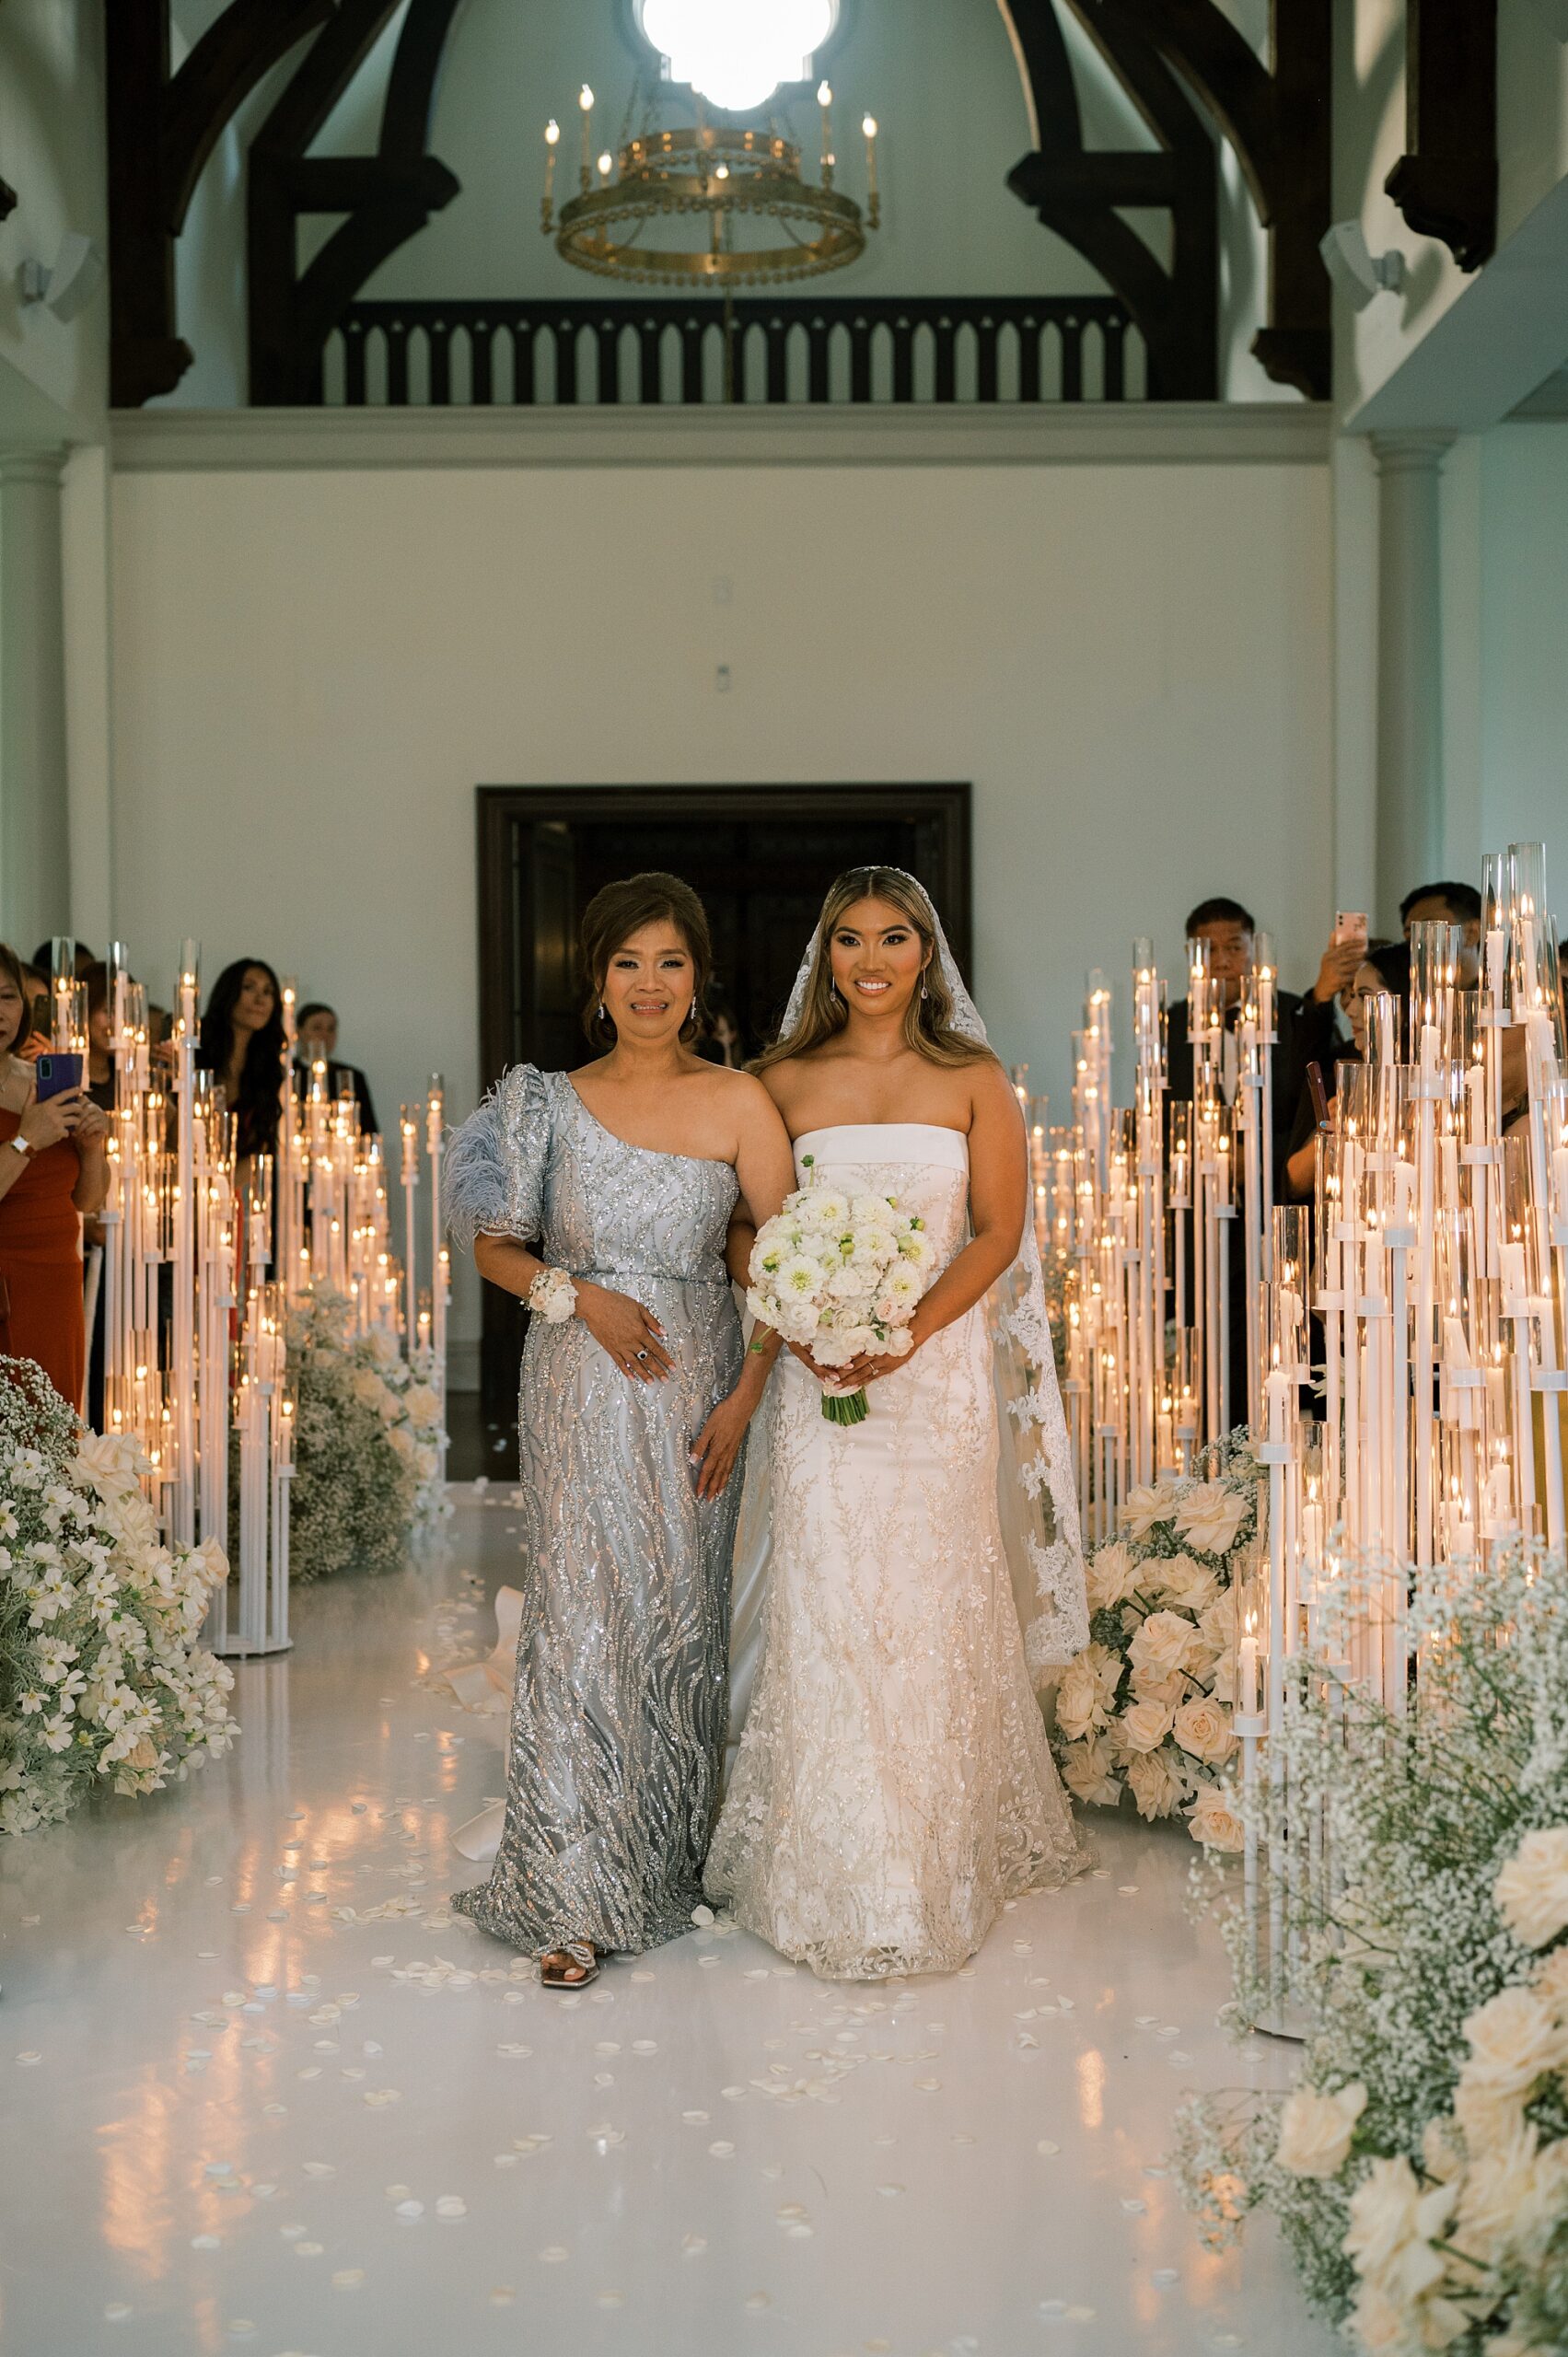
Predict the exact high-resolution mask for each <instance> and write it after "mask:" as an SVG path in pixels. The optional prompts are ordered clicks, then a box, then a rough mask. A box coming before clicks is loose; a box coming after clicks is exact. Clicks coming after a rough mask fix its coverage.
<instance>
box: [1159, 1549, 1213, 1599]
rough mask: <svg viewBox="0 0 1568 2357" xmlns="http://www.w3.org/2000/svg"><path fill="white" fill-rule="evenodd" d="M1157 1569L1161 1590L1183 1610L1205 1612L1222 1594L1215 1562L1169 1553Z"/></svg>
mask: <svg viewBox="0 0 1568 2357" xmlns="http://www.w3.org/2000/svg"><path fill="white" fill-rule="evenodd" d="M1154 1570H1155V1574H1156V1582H1157V1585H1158V1587H1159V1590H1160V1593H1161V1594H1162V1595H1163V1596H1168V1597H1169V1598H1170V1600H1171V1602H1172V1604H1176V1605H1179V1606H1180V1608H1181V1609H1182V1611H1183V1612H1191V1613H1194V1614H1199V1613H1202V1612H1204V1611H1205V1610H1206V1609H1207V1608H1208V1607H1209V1606H1210V1605H1211V1604H1214V1603H1215V1602H1217V1600H1218V1598H1219V1595H1220V1583H1219V1576H1218V1574H1217V1573H1216V1572H1215V1570H1214V1565H1213V1564H1212V1563H1198V1562H1193V1560H1192V1558H1191V1555H1169V1556H1167V1557H1166V1558H1165V1560H1164V1561H1163V1562H1157V1563H1156V1565H1155V1566H1154Z"/></svg>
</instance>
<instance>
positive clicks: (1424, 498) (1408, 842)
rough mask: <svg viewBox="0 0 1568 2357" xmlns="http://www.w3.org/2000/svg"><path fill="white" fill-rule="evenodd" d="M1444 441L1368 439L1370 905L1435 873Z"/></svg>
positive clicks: (1393, 914) (1438, 854)
mask: <svg viewBox="0 0 1568 2357" xmlns="http://www.w3.org/2000/svg"><path fill="white" fill-rule="evenodd" d="M1452 439H1453V436H1452V435H1446V434H1375V435H1373V437H1372V455H1373V457H1374V458H1375V459H1376V462H1377V474H1378V520H1377V907H1376V915H1377V918H1378V920H1379V921H1380V923H1381V926H1382V929H1383V930H1384V931H1385V932H1389V933H1396V934H1397V932H1398V930H1399V925H1398V915H1399V903H1400V899H1401V898H1402V897H1403V895H1404V894H1405V893H1406V892H1408V891H1410V890H1411V888H1412V886H1414V885H1417V884H1427V883H1430V882H1432V881H1433V879H1434V877H1437V876H1439V875H1440V874H1441V873H1442V862H1443V849H1444V842H1443V608H1442V595H1441V589H1442V582H1441V574H1440V570H1439V567H1440V562H1441V533H1440V529H1439V517H1438V474H1439V470H1440V469H1441V467H1442V464H1443V453H1444V451H1445V450H1446V448H1447V447H1448V445H1449V443H1450V442H1451V440H1452Z"/></svg>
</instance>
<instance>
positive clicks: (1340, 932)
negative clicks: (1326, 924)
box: [1334, 909, 1367, 949]
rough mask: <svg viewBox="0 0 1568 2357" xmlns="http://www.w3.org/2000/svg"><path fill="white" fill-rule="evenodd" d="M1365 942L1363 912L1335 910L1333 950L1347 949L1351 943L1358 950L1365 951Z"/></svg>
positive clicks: (1358, 910) (1362, 910)
mask: <svg viewBox="0 0 1568 2357" xmlns="http://www.w3.org/2000/svg"><path fill="white" fill-rule="evenodd" d="M1366 941H1367V925H1366V911H1365V909H1340V910H1337V911H1335V915H1334V946H1335V948H1336V949H1348V948H1349V947H1350V946H1351V944H1352V943H1354V945H1355V946H1356V947H1357V948H1358V949H1365V947H1366Z"/></svg>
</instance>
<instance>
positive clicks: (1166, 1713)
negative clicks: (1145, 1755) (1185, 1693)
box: [1116, 1694, 1176, 1751]
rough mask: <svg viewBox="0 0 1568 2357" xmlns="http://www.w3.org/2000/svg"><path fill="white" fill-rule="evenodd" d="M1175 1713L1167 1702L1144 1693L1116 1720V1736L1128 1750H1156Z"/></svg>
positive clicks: (1166, 1732) (1168, 1731)
mask: <svg viewBox="0 0 1568 2357" xmlns="http://www.w3.org/2000/svg"><path fill="white" fill-rule="evenodd" d="M1175 1715H1176V1713H1175V1712H1174V1711H1173V1710H1172V1709H1171V1707H1170V1704H1169V1703H1168V1702H1161V1701H1157V1700H1156V1697H1155V1696H1154V1695H1152V1694H1145V1695H1144V1696H1142V1697H1141V1698H1140V1700H1139V1701H1136V1702H1133V1703H1132V1704H1131V1706H1130V1707H1129V1708H1128V1709H1127V1710H1125V1711H1123V1712H1122V1713H1121V1717H1120V1718H1119V1719H1118V1720H1117V1722H1116V1733H1117V1738H1118V1740H1119V1741H1120V1742H1121V1744H1122V1745H1123V1746H1124V1747H1125V1748H1126V1749H1127V1750H1129V1751H1155V1750H1157V1749H1158V1747H1159V1746H1160V1745H1161V1744H1162V1743H1163V1742H1164V1741H1165V1739H1166V1737H1167V1735H1168V1734H1169V1733H1170V1725H1171V1721H1172V1719H1173V1718H1174V1717H1175Z"/></svg>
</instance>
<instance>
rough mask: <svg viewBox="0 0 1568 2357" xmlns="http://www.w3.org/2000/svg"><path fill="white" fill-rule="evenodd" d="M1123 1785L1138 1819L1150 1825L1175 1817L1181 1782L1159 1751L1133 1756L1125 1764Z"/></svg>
mask: <svg viewBox="0 0 1568 2357" xmlns="http://www.w3.org/2000/svg"><path fill="white" fill-rule="evenodd" d="M1123 1724H1125V1721H1124V1722H1123ZM1127 1782H1128V1785H1129V1787H1130V1789H1131V1791H1132V1798H1133V1800H1134V1801H1135V1802H1136V1803H1137V1807H1138V1814H1139V1816H1140V1817H1147V1818H1148V1819H1149V1820H1150V1821H1151V1822H1152V1821H1153V1820H1154V1819H1155V1818H1156V1817H1170V1816H1173V1815H1174V1814H1175V1811H1176V1807H1177V1805H1178V1803H1179V1800H1180V1798H1181V1779H1180V1777H1179V1776H1178V1774H1177V1773H1176V1771H1175V1770H1174V1769H1173V1768H1172V1766H1171V1764H1170V1761H1169V1759H1167V1756H1166V1754H1165V1753H1164V1752H1163V1751H1140V1752H1138V1753H1136V1754H1135V1755H1134V1756H1133V1758H1132V1759H1130V1760H1129V1761H1128V1762H1127Z"/></svg>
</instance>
